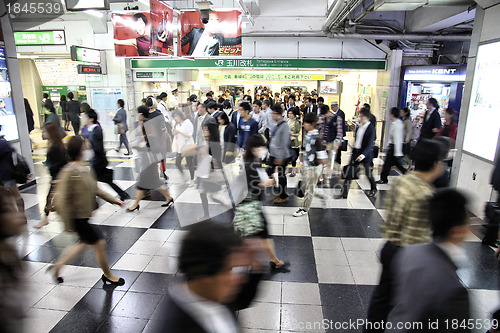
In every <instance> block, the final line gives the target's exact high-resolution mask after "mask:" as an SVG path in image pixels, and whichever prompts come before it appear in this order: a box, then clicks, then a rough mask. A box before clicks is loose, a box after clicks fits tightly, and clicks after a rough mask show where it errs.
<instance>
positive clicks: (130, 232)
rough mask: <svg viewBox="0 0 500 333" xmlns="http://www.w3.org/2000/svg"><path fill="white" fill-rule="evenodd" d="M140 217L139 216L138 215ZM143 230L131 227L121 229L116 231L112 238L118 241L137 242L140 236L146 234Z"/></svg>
mask: <svg viewBox="0 0 500 333" xmlns="http://www.w3.org/2000/svg"><path fill="white" fill-rule="evenodd" d="M139 216H140V214H139ZM146 230H147V229H145V228H131V227H123V228H120V229H118V230H117V231H116V232H115V233H114V234H113V237H112V238H117V239H120V240H123V239H130V240H135V241H137V240H138V239H139V238H141V236H142V235H143V234H144V233H145V232H146Z"/></svg>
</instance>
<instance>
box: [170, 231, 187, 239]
mask: <svg viewBox="0 0 500 333" xmlns="http://www.w3.org/2000/svg"><path fill="white" fill-rule="evenodd" d="M186 234H187V231H185V230H174V231H173V232H172V234H171V235H170V237H168V240H167V241H169V242H181V241H182V240H183V239H184V237H185V236H186Z"/></svg>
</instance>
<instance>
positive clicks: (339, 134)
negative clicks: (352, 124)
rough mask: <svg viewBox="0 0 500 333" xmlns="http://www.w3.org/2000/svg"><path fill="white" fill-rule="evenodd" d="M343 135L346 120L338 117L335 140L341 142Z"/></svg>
mask: <svg viewBox="0 0 500 333" xmlns="http://www.w3.org/2000/svg"><path fill="white" fill-rule="evenodd" d="M343 133H344V120H343V119H342V117H339V116H337V137H336V138H335V140H338V142H341V141H342V137H343V136H342V134H343ZM337 146H338V145H337Z"/></svg>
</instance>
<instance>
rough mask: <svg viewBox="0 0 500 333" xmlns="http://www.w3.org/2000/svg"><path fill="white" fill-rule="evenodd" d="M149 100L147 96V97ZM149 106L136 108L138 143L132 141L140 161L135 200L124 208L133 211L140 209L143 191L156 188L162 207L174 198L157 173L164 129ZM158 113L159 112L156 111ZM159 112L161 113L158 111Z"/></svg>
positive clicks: (161, 152) (161, 155)
mask: <svg viewBox="0 0 500 333" xmlns="http://www.w3.org/2000/svg"><path fill="white" fill-rule="evenodd" d="M148 100H149V98H148ZM149 109H150V107H148V106H144V105H141V106H139V107H138V108H137V119H138V120H139V132H140V133H141V134H140V137H139V140H138V141H140V142H139V143H134V146H135V149H136V150H137V151H138V153H139V158H138V160H139V161H140V163H141V166H140V170H139V176H138V177H137V185H136V186H137V192H136V194H135V201H134V203H132V205H131V206H130V207H129V208H128V209H127V210H126V211H127V212H133V211H135V210H139V209H140V205H139V203H140V202H141V200H142V199H144V198H145V191H148V190H157V191H158V192H160V193H161V194H162V195H163V196H164V197H165V199H166V201H165V203H164V204H163V205H162V207H170V206H171V205H172V204H173V203H174V198H172V196H171V195H170V194H169V193H168V191H167V189H166V188H165V186H164V183H163V182H162V181H161V180H160V177H159V175H158V163H159V162H160V161H161V160H162V158H163V154H164V152H163V151H162V144H161V143H160V142H161V140H162V136H163V135H164V133H165V132H164V129H163V128H162V124H161V122H160V121H156V120H154V119H155V118H159V119H161V118H160V117H159V116H158V117H154V118H152V116H151V115H152V114H153V113H154V112H151V113H150V112H149ZM158 113H159V112H158ZM160 114H161V113H160Z"/></svg>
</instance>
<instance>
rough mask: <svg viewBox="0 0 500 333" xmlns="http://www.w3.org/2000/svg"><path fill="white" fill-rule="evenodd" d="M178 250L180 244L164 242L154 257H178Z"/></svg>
mask: <svg viewBox="0 0 500 333" xmlns="http://www.w3.org/2000/svg"><path fill="white" fill-rule="evenodd" d="M180 249H181V243H180V242H165V243H163V245H162V246H161V248H160V250H158V253H156V255H157V256H161V257H178V256H179V251H180Z"/></svg>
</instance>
